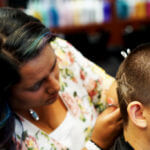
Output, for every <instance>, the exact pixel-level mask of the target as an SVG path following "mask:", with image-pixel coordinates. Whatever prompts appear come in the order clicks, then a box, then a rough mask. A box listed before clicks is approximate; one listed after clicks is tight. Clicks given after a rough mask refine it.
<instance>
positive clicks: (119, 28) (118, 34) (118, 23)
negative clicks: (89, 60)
mask: <svg viewBox="0 0 150 150" xmlns="http://www.w3.org/2000/svg"><path fill="white" fill-rule="evenodd" d="M147 24H150V18H144V19H124V20H121V19H115V20H111V21H110V22H106V23H101V24H98V23H93V24H88V25H77V26H64V27H55V28H50V30H51V31H52V32H54V33H57V34H75V33H81V32H86V33H88V34H90V33H94V32H100V31H101V30H105V31H108V32H109V33H110V40H109V45H110V46H112V45H119V46H120V45H122V44H123V40H122V34H123V32H124V29H125V27H126V26H128V25H131V26H132V27H133V28H134V29H138V28H140V27H141V26H142V25H147Z"/></svg>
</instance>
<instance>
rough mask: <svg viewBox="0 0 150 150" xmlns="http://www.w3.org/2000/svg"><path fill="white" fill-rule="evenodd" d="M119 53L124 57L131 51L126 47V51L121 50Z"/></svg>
mask: <svg viewBox="0 0 150 150" xmlns="http://www.w3.org/2000/svg"><path fill="white" fill-rule="evenodd" d="M120 53H121V55H122V56H123V57H124V58H126V57H127V56H128V55H129V54H130V53H131V50H130V49H129V48H128V49H127V50H126V51H121V52H120Z"/></svg>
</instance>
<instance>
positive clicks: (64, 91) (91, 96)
mask: <svg viewBox="0 0 150 150" xmlns="http://www.w3.org/2000/svg"><path fill="white" fill-rule="evenodd" d="M51 46H52V48H53V49H54V50H55V53H56V55H57V59H58V64H59V68H60V87H61V89H60V92H59V95H60V97H61V99H62V100H63V102H64V104H65V105H66V107H67V109H68V114H67V116H66V118H65V120H64V121H63V123H62V124H61V125H60V127H58V129H56V131H54V132H52V133H50V134H47V133H45V132H44V131H42V130H41V129H39V128H38V127H36V126H35V125H33V124H32V123H31V122H29V121H28V120H26V119H24V118H22V117H21V119H22V126H21V124H20V123H19V122H18V121H17V120H16V127H15V136H14V138H15V140H16V141H17V143H18V144H17V147H18V148H19V145H20V143H21V144H22V149H23V150H78V149H79V150H80V149H82V147H84V144H85V143H86V141H88V140H89V138H90V135H91V131H92V128H93V126H94V123H95V121H96V117H97V115H98V114H99V113H100V112H101V111H103V110H104V109H105V108H106V106H107V100H106V95H105V92H106V90H107V89H108V88H109V87H110V85H111V84H112V82H113V81H114V78H112V77H111V76H109V75H108V74H106V73H105V71H104V70H103V69H102V68H100V67H98V66H97V65H96V64H94V63H93V62H91V61H89V60H88V59H86V58H85V57H84V56H83V55H82V54H81V53H80V52H79V51H77V50H76V49H75V48H74V47H73V46H72V45H71V44H70V43H68V42H66V41H65V40H63V39H60V38H56V39H55V40H54V41H53V42H51ZM66 122H67V123H66ZM69 129H70V131H69ZM72 129H73V130H72ZM74 129H77V130H74ZM57 130H58V131H59V132H57ZM74 131H75V132H74ZM69 132H71V133H72V132H73V136H71V133H69ZM57 133H58V134H60V136H59V137H60V138H61V139H62V137H63V138H64V139H65V141H63V140H64V139H63V140H62V141H61V139H60V140H59V137H58V136H57ZM74 137H77V138H76V139H75V140H76V142H75V143H76V145H78V148H74V147H76V146H75V145H73V144H74V141H75V140H74V139H73V138H74ZM67 143H68V144H67ZM77 143H78V144H77ZM70 145H71V146H70Z"/></svg>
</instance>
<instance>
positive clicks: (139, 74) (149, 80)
mask: <svg viewBox="0 0 150 150" xmlns="http://www.w3.org/2000/svg"><path fill="white" fill-rule="evenodd" d="M116 80H117V83H118V88H117V92H118V99H119V105H120V110H121V113H122V117H123V120H124V123H125V124H126V123H127V122H128V113H127V106H128V104H129V103H130V102H131V101H139V102H141V103H142V104H143V105H149V104H150V43H146V44H142V45H140V46H138V47H137V48H135V49H134V50H133V51H132V52H131V54H129V56H128V57H127V58H126V59H125V60H124V61H123V62H122V64H121V65H120V67H119V70H118V72H117V75H116Z"/></svg>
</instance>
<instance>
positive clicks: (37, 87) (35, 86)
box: [29, 82, 42, 92]
mask: <svg viewBox="0 0 150 150" xmlns="http://www.w3.org/2000/svg"><path fill="white" fill-rule="evenodd" d="M41 84H42V82H40V83H37V84H35V85H34V86H33V87H31V88H29V90H30V91H33V92H34V91H37V90H39V89H40V87H41Z"/></svg>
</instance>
